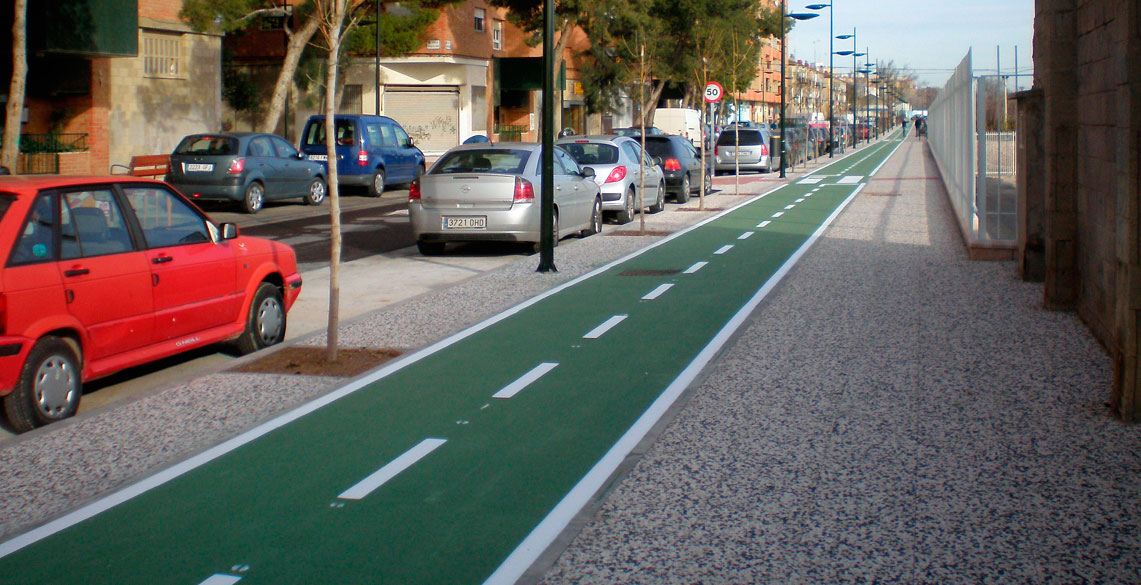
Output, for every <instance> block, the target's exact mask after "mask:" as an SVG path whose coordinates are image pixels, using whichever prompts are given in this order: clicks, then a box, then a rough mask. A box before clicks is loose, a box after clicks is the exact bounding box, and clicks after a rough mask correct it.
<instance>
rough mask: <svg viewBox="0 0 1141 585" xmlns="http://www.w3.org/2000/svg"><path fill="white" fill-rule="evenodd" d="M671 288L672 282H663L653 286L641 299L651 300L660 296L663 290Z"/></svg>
mask: <svg viewBox="0 0 1141 585" xmlns="http://www.w3.org/2000/svg"><path fill="white" fill-rule="evenodd" d="M671 288H673V284H663V285H661V286H659V287H658V288H655V289H654V290H652V291H650V292H648V293H646V296H644V297H642V300H643V301H652V300H654V299H656V298H658V297H660V296H662V295H663V294H665V292H666V291H667V290H669V289H671Z"/></svg>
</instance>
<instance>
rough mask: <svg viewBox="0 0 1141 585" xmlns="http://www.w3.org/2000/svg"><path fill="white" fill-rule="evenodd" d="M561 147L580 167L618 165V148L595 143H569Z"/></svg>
mask: <svg viewBox="0 0 1141 585" xmlns="http://www.w3.org/2000/svg"><path fill="white" fill-rule="evenodd" d="M561 146H562V147H563V148H565V149H566V151H567V152H569V153H570V155H571V156H572V157H574V160H575V162H577V163H578V164H580V165H616V164H618V147H616V146H613V145H610V144H599V143H597V142H585V141H584V142H570V143H562V144H561Z"/></svg>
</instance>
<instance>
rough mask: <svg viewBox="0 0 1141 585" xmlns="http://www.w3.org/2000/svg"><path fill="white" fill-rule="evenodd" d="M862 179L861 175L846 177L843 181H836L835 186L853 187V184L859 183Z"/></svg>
mask: <svg viewBox="0 0 1141 585" xmlns="http://www.w3.org/2000/svg"><path fill="white" fill-rule="evenodd" d="M863 179H864V177H863V175H848V176H847V177H844V178H843V179H840V180H839V181H836V184H837V185H855V184H857V183H859V182H860V181H862V180H863Z"/></svg>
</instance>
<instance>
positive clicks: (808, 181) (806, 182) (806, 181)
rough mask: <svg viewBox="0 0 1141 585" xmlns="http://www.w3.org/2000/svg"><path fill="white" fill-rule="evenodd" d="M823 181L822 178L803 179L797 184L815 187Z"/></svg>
mask: <svg viewBox="0 0 1141 585" xmlns="http://www.w3.org/2000/svg"><path fill="white" fill-rule="evenodd" d="M823 180H824V177H805V178H804V179H802V180H801V181H799V184H801V185H815V184H817V183H819V182H820V181H823Z"/></svg>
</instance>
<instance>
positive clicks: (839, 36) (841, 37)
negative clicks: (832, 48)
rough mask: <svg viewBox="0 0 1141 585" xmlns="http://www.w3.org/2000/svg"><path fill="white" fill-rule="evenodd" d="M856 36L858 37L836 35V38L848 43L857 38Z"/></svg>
mask: <svg viewBox="0 0 1141 585" xmlns="http://www.w3.org/2000/svg"><path fill="white" fill-rule="evenodd" d="M855 36H856V35H836V38H837V39H840V40H841V41H846V40H848V39H850V38H852V37H855Z"/></svg>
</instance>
